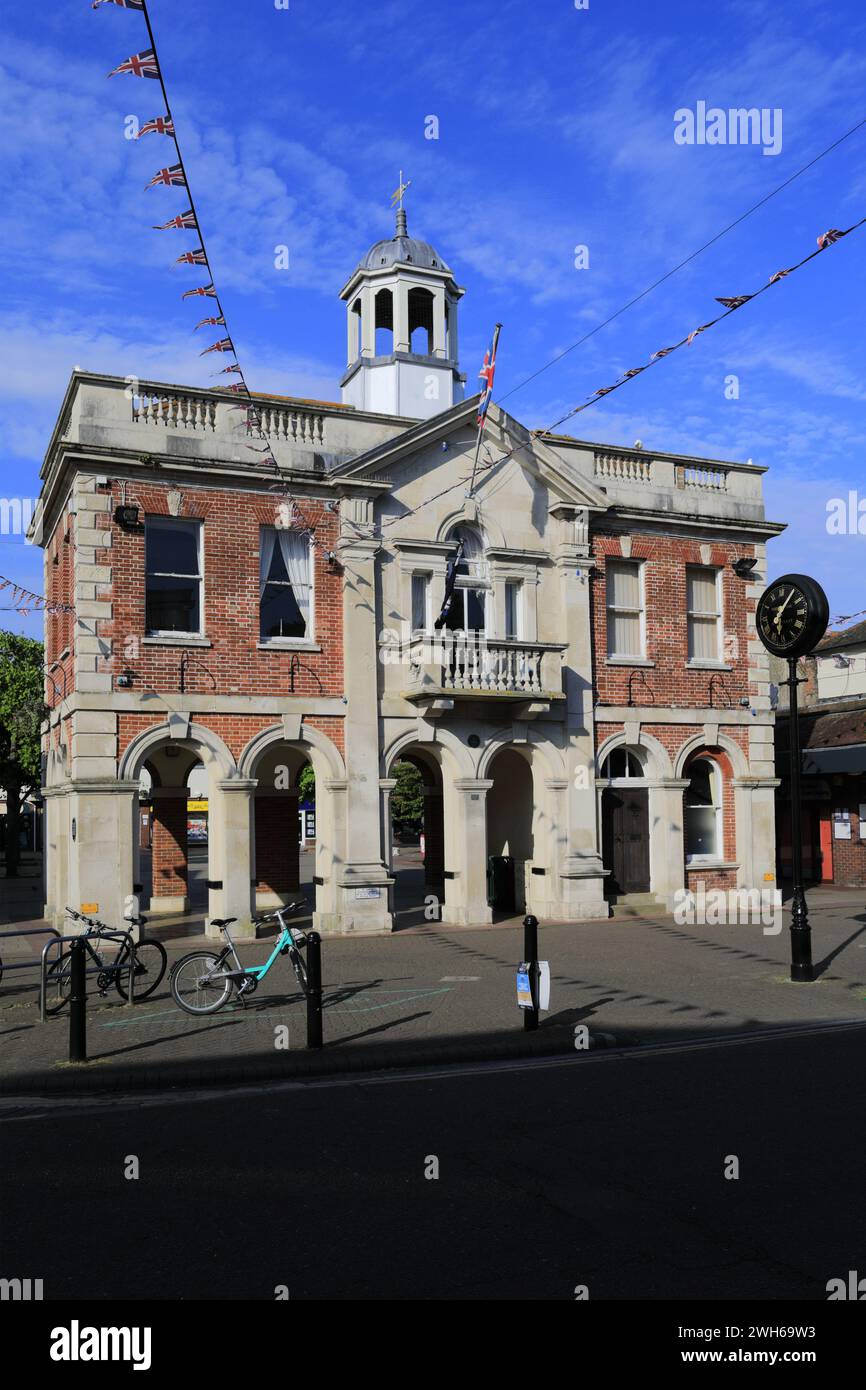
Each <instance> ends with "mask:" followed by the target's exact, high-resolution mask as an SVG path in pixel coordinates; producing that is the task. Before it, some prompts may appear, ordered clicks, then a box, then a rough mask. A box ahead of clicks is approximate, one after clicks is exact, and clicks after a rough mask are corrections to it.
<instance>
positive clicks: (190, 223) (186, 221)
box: [153, 208, 198, 232]
mask: <svg viewBox="0 0 866 1390" xmlns="http://www.w3.org/2000/svg"><path fill="white" fill-rule="evenodd" d="M169 227H190V228H194V229H195V230H196V231H198V223H197V222H196V220H195V213H194V212H193V210H192V208H187V210H186V212H182V213H181V214H180V216H179V217H172V219H171V221H170V222H161V223H160V225H159V226H158V227H154V228H153V230H154V231H155V232H167V231H168V229H169Z"/></svg>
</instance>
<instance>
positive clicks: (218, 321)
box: [192, 314, 225, 333]
mask: <svg viewBox="0 0 866 1390" xmlns="http://www.w3.org/2000/svg"><path fill="white" fill-rule="evenodd" d="M206 323H212V324H215V325H220V324H222V325H223V327H225V319H224V318H223V316H222V314H217V316H216V318H212V319H199V321H198V323H197V324H196V326H195V328H194V329H193V330H192V331H193V333H197V332H198V330H199V329H200V328H204V326H205V324H206Z"/></svg>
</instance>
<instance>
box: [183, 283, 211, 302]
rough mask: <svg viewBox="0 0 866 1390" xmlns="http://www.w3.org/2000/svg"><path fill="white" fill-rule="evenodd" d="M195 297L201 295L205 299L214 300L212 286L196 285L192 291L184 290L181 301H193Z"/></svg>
mask: <svg viewBox="0 0 866 1390" xmlns="http://www.w3.org/2000/svg"><path fill="white" fill-rule="evenodd" d="M196 295H201V296H202V297H203V298H205V299H216V290H215V289H214V287H213V285H212V284H211V285H197V286H196V288H195V289H194V290H184V292H183V294H182V295H181V299H194V298H195V297H196Z"/></svg>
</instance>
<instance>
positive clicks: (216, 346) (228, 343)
mask: <svg viewBox="0 0 866 1390" xmlns="http://www.w3.org/2000/svg"><path fill="white" fill-rule="evenodd" d="M234 350H235V345H234V343H233V342H232V340H231V338H220V340H219V342H218V343H211V345H210V347H209V348H205V350H204V352H200V353H199V357H206V356H207V354H208V353H209V352H234Z"/></svg>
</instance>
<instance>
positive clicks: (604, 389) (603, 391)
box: [595, 386, 616, 396]
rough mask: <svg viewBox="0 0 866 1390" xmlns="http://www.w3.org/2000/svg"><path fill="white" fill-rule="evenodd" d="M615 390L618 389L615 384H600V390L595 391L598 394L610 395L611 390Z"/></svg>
mask: <svg viewBox="0 0 866 1390" xmlns="http://www.w3.org/2000/svg"><path fill="white" fill-rule="evenodd" d="M615 390H616V387H615V386H599V388H598V390H597V391H596V392H595V394H596V395H597V396H608V395H610V392H611V391H615Z"/></svg>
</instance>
